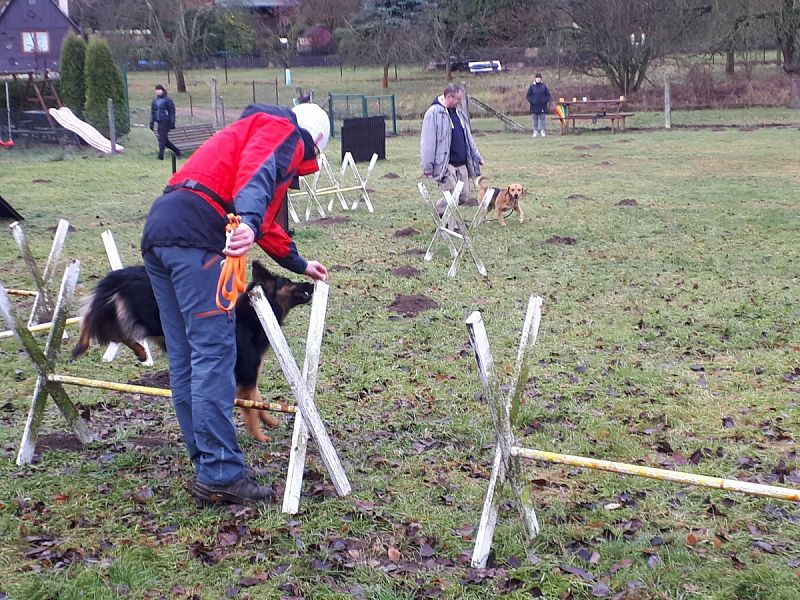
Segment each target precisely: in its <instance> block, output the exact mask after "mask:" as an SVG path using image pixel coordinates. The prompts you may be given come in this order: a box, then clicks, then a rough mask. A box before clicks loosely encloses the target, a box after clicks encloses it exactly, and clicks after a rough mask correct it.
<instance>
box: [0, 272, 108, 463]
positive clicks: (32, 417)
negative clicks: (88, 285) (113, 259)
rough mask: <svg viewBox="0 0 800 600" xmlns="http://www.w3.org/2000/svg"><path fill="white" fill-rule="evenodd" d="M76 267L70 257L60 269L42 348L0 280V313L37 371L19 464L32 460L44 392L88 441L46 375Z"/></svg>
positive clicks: (75, 279)
mask: <svg viewBox="0 0 800 600" xmlns="http://www.w3.org/2000/svg"><path fill="white" fill-rule="evenodd" d="M80 270H81V269H80V262H79V261H77V260H73V261H71V262H70V263H69V265H68V266H67V268H66V270H65V271H64V277H63V278H62V280H61V287H60V289H59V292H58V296H57V298H56V302H55V308H54V312H53V321H52V323H53V325H52V327H51V328H50V334H49V336H48V338H47V342H46V344H45V348H44V351H42V350H41V349H40V348H39V346H38V345H37V344H36V340H34V338H33V335H32V334H31V333H30V331H28V328H27V327H26V326H25V325H23V324H22V323H21V321H20V319H19V317H18V315H17V314H16V311H15V310H14V308H13V307H12V306H11V303H10V302H9V299H8V294H6V291H5V288H4V287H3V286H2V284H0V314H2V316H3V318H4V319H5V321H6V323H7V324H8V327H9V328H10V329H12V330H13V331H14V333H15V334H16V337H17V339H18V340H19V343H20V346H22V347H23V348H24V349H25V351H26V352H27V353H28V355H29V356H30V358H31V361H32V362H33V366H34V368H35V369H36V371H37V374H38V375H37V377H36V385H35V387H34V391H33V396H32V398H31V406H30V410H29V411H28V419H27V421H26V423H25V431H24V432H23V434H22V440H21V441H20V446H19V452H18V453H17V461H16V462H17V464H18V465H20V466H21V465H25V464H29V463H30V462H31V461H32V460H33V453H34V450H35V449H36V440H37V438H38V435H39V429H40V427H41V424H42V417H43V416H44V409H45V404H46V402H47V396H48V395H49V396H50V397H52V398H53V402H55V404H56V406H57V407H58V409H59V411H60V412H61V414H62V416H63V417H64V419H65V420H66V422H67V425H68V426H69V427H70V428H71V429H72V430H73V431H74V432H75V435H76V436H78V439H79V440H80V441H81V443H84V444H87V443H89V442H91V441H92V434H91V432H90V431H89V427H88V426H87V423H86V421H84V420H83V419H82V418H81V416H80V414H79V413H78V410H77V408H75V405H74V404H73V403H72V400H70V398H69V396H68V395H67V393H66V391H64V388H63V387H62V385H61V384H60V383H56V382H53V381H50V380H49V376H50V375H51V374H52V372H53V369H54V366H55V360H56V358H57V356H58V351H59V350H60V348H61V341H62V339H63V333H64V327H65V325H66V320H67V318H66V315H67V310H68V309H69V306H70V304H71V302H72V297H73V295H74V293H75V286H76V285H77V283H78V275H79V274H80Z"/></svg>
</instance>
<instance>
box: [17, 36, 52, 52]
mask: <svg viewBox="0 0 800 600" xmlns="http://www.w3.org/2000/svg"><path fill="white" fill-rule="evenodd" d="M22 51H23V52H26V53H29V54H33V53H34V52H50V34H49V33H48V32H46V31H23V32H22Z"/></svg>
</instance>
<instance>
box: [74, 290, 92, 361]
mask: <svg viewBox="0 0 800 600" xmlns="http://www.w3.org/2000/svg"><path fill="white" fill-rule="evenodd" d="M93 303H94V293H92V294H89V295H88V296H85V297H84V298H83V300H81V334H80V336H78V341H77V343H76V344H75V347H74V348H73V349H72V358H78V357H80V356H83V355H84V354H85V353H86V351H87V350H88V349H89V344H91V342H92V323H93V322H94V319H93V318H92V304H93Z"/></svg>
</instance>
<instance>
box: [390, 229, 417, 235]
mask: <svg viewBox="0 0 800 600" xmlns="http://www.w3.org/2000/svg"><path fill="white" fill-rule="evenodd" d="M418 234H419V231H418V230H416V229H414V228H413V227H406V228H405V229H398V230H397V231H395V232H394V237H410V236H412V235H418Z"/></svg>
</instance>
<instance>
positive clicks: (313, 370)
mask: <svg viewBox="0 0 800 600" xmlns="http://www.w3.org/2000/svg"><path fill="white" fill-rule="evenodd" d="M329 289H330V288H329V286H328V285H327V284H326V283H322V282H319V281H318V282H316V283H315V284H314V297H313V300H312V302H311V317H310V320H309V324H308V335H307V337H306V354H305V359H304V360H303V380H304V381H305V384H306V391H307V392H308V395H309V397H311V398H313V397H314V394H315V393H316V388H317V374H318V373H319V357H320V352H321V350H322V334H323V332H324V329H325V312H326V310H327V306H328V290H329ZM307 448H308V427H306V424H305V422H304V420H303V417H302V415H297V414H296V415H295V418H294V428H293V431H292V446H291V450H290V451H289V468H288V470H287V473H286V488H285V490H284V493H283V512H285V513H288V514H290V515H294V514H297V511H298V510H300V494H301V492H302V487H303V472H304V470H305V462H306V450H307Z"/></svg>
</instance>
